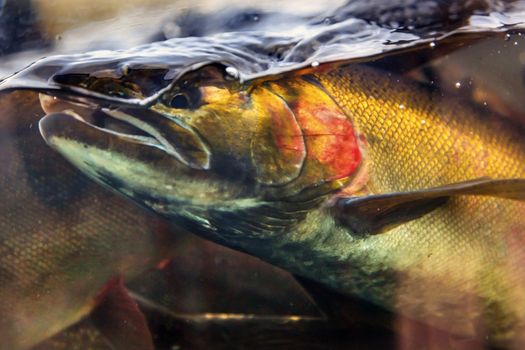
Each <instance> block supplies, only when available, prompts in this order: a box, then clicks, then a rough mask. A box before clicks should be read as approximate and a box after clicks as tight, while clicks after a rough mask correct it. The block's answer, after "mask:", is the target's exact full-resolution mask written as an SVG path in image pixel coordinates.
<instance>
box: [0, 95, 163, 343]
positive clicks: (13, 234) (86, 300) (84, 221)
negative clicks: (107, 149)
mask: <svg viewBox="0 0 525 350" xmlns="http://www.w3.org/2000/svg"><path fill="white" fill-rule="evenodd" d="M0 106H1V109H2V118H0V120H1V121H0V123H1V124H0V126H1V132H2V137H1V138H0V145H1V147H0V149H1V150H2V152H0V161H1V162H2V167H1V168H0V198H1V199H2V200H1V201H0V315H2V317H0V334H2V341H1V342H0V349H9V350H12V349H25V348H28V347H30V346H32V345H35V344H36V343H38V342H39V341H42V340H44V339H46V338H48V337H49V336H51V335H53V334H55V333H57V332H58V331H60V330H62V329H64V328H66V327H67V326H69V325H71V324H73V323H74V322H76V321H78V320H79V319H81V318H82V317H83V316H85V315H86V314H87V313H88V312H89V311H90V310H91V308H92V307H93V306H94V298H95V296H96V295H97V293H99V291H100V290H101V288H102V287H103V286H104V284H105V283H106V281H107V280H108V279H110V278H111V277H114V276H116V275H126V276H135V275H137V274H138V273H140V272H142V271H143V270H145V269H146V268H148V267H152V266H154V264H156V263H157V261H160V260H161V259H162V257H163V256H165V255H166V254H167V250H168V249H170V248H169V247H170V246H171V243H170V242H164V241H163V238H161V237H160V236H158V235H157V230H159V228H160V227H161V226H159V225H160V221H159V220H158V219H156V218H153V217H152V216H150V215H148V214H147V213H145V212H144V211H143V210H141V209H140V208H138V207H135V206H134V205H132V204H130V203H127V202H126V201H123V200H121V199H119V198H117V197H115V196H114V195H113V194H111V193H109V192H107V191H105V190H102V189H100V188H98V187H97V186H96V185H94V184H91V183H90V181H89V180H87V179H85V178H84V177H83V176H82V175H81V174H79V173H78V172H76V171H75V170H74V169H73V168H72V167H70V166H69V165H68V164H67V163H65V162H64V161H62V159H60V156H59V155H57V154H55V153H54V152H53V151H52V150H50V149H49V148H47V147H46V145H45V143H44V142H43V140H42V139H41V137H40V134H39V133H38V129H37V128H34V127H33V128H32V127H31V126H30V125H31V123H34V122H35V120H38V119H37V117H36V116H38V115H41V113H42V112H41V111H40V106H39V101H38V96H37V94H34V93H28V92H25V93H23V92H20V93H12V94H10V95H5V96H3V97H2V100H1V101H0ZM18 110H24V112H25V113H24V114H18V113H17V111H18ZM24 157H29V163H28V162H27V159H24ZM35 162H36V165H35ZM28 167H31V168H30V169H28ZM68 186H79V187H80V188H82V187H83V188H84V189H85V190H86V191H84V192H83V195H82V196H71V193H72V192H73V193H74V192H75V187H73V188H69V187H68ZM79 187H77V188H76V190H78V188H79ZM53 194H55V196H53V198H50V197H49V196H52V195H53ZM57 198H59V199H62V200H63V201H66V202H57V200H56V199H57ZM116 233H118V234H116ZM72 291H74V292H72Z"/></svg>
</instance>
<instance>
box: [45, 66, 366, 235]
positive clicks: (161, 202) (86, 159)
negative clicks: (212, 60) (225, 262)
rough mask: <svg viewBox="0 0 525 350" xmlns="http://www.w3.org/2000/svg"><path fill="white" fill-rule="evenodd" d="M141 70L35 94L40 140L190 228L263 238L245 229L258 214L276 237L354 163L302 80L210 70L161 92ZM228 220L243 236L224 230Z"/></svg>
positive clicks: (345, 139) (343, 137) (340, 128)
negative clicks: (273, 221)
mask: <svg viewBox="0 0 525 350" xmlns="http://www.w3.org/2000/svg"><path fill="white" fill-rule="evenodd" d="M145 73H146V74H143V75H140V74H136V75H135V76H133V77H132V76H130V73H129V72H123V71H120V72H119V74H114V70H113V71H111V72H107V71H106V72H104V73H103V74H97V75H95V74H85V75H72V74H69V75H65V76H62V77H60V78H59V79H57V78H55V79H54V81H55V82H57V81H58V82H59V83H60V84H62V85H63V86H65V87H66V88H60V89H41V91H42V94H41V104H42V108H43V109H44V111H45V112H46V114H47V115H46V117H44V118H43V119H42V120H41V121H40V124H39V126H40V131H41V134H42V136H43V138H44V139H45V140H46V142H47V144H48V145H49V146H51V147H52V148H54V149H55V150H56V151H58V152H59V153H61V154H62V155H63V156H64V157H65V158H66V159H68V160H69V161H70V162H71V163H72V164H73V165H74V166H76V167H77V168H78V169H79V170H81V171H82V172H83V173H84V174H86V175H87V176H89V177H90V178H92V179H94V180H95V181H97V182H99V183H101V184H103V185H104V186H106V187H108V188H110V189H112V190H114V191H117V192H119V193H121V194H123V195H125V196H126V197H128V198H131V199H132V200H133V201H135V202H137V203H139V204H140V205H142V206H144V207H147V208H149V209H151V210H153V211H155V212H157V213H159V214H162V215H164V216H168V217H169V218H171V219H174V220H175V221H178V222H180V221H184V223H185V224H186V225H190V226H191V225H193V226H192V227H196V229H195V230H204V231H207V232H215V231H221V232H225V231H228V232H238V233H239V234H246V233H247V232H248V231H251V232H255V233H257V234H261V232H262V231H265V232H264V234H267V235H272V234H274V233H275V232H276V231H279V230H276V229H275V228H276V227H277V226H278V225H277V226H275V225H274V226H271V229H267V230H266V229H265V230H263V229H262V228H261V227H258V228H261V230H259V231H261V232H258V230H257V229H254V226H257V222H258V221H259V220H260V219H261V217H265V218H268V217H272V218H279V219H278V220H281V219H283V220H281V221H283V222H280V224H282V226H279V229H281V228H282V229H284V228H285V227H287V226H288V225H289V224H290V223H291V222H293V221H294V220H295V218H292V217H291V216H293V215H295V214H293V215H292V214H290V213H301V215H303V214H304V212H305V210H306V211H307V210H309V209H311V208H314V207H316V206H318V205H319V202H320V201H323V200H324V199H325V198H326V196H327V194H330V193H333V192H334V191H337V190H338V189H340V188H341V187H343V186H344V185H346V184H347V183H348V182H349V181H350V180H351V179H352V178H353V177H354V175H355V173H356V172H357V169H358V168H359V166H360V161H361V154H360V149H359V145H358V141H357V137H356V134H355V131H354V130H353V128H352V127H351V123H350V122H349V121H348V119H347V118H346V116H345V115H344V114H343V113H342V112H341V111H340V109H339V108H338V107H337V105H336V104H335V103H334V102H333V101H332V100H331V98H330V97H329V96H328V95H326V94H325V93H324V92H323V91H322V90H321V89H320V88H319V87H316V86H315V84H312V83H311V82H308V81H307V80H304V79H302V78H292V79H284V80H283V79H278V78H276V79H269V80H264V81H261V80H257V81H249V82H244V83H243V82H241V81H240V80H239V79H237V77H236V74H235V71H232V67H227V66H224V65H221V64H207V65H202V66H200V67H198V68H196V69H192V70H189V71H188V72H185V74H183V75H181V76H179V77H178V78H177V79H175V80H173V81H171V82H168V83H165V82H163V83H162V84H158V83H156V82H155V80H154V79H155V77H156V75H157V74H158V73H159V71H158V70H155V71H151V70H150V71H146V72H145ZM156 84H157V85H158V87H157V89H153V88H152V86H155V85H156ZM343 151H344V152H346V151H351V152H348V153H346V156H344V157H341V156H340V154H341V153H340V152H343ZM341 159H342V160H341ZM283 213H286V215H285V214H283ZM289 214H290V215H291V216H290V215H289ZM239 216H242V217H243V218H245V219H246V218H247V219H246V220H248V221H249V222H248V223H246V225H245V228H244V229H239V228H238V227H232V226H231V224H228V223H227V222H240V221H243V220H237V219H236V218H237V217H239ZM289 216H290V217H289ZM276 220H277V219H276ZM238 225H242V223H239V224H238ZM264 227H265V228H268V227H269V226H268V225H265V226H264Z"/></svg>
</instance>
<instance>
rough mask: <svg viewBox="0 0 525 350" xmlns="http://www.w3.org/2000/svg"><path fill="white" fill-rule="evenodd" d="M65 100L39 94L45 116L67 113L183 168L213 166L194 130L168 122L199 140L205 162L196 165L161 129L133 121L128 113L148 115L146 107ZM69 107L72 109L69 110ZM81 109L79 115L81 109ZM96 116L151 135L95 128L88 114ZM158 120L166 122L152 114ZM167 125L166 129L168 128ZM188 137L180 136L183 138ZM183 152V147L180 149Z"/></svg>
mask: <svg viewBox="0 0 525 350" xmlns="http://www.w3.org/2000/svg"><path fill="white" fill-rule="evenodd" d="M64 97H65V98H63V97H57V96H54V95H48V94H42V93H41V94H40V101H41V104H42V108H43V109H44V111H45V112H46V114H48V115H49V114H53V113H65V114H68V115H70V116H71V117H72V118H75V119H77V120H79V121H81V122H83V123H85V124H87V125H89V126H90V127H92V128H95V129H97V130H100V131H102V132H105V133H108V134H111V135H115V136H118V137H119V138H120V139H121V140H124V141H127V142H133V143H139V144H142V145H145V146H150V147H156V148H159V149H161V150H162V151H164V152H165V153H166V154H168V155H169V156H171V157H173V158H175V159H176V160H178V161H179V162H181V163H183V164H184V165H186V166H188V167H190V168H193V169H197V170H209V169H210V163H211V160H210V159H211V150H210V149H209V146H208V145H207V143H206V142H205V141H204V140H203V139H202V137H201V136H200V135H199V134H198V133H197V132H196V131H194V130H193V129H192V128H191V127H189V126H187V125H186V124H184V123H183V122H182V121H180V120H179V121H178V120H174V119H173V118H170V119H169V122H173V123H177V124H179V126H181V128H183V129H187V130H190V132H189V134H190V135H191V136H192V137H194V138H195V139H196V141H195V143H196V144H197V145H198V146H199V147H201V150H202V153H203V154H204V156H203V161H199V162H195V161H193V160H192V159H191V157H188V156H186V155H184V152H181V151H180V150H178V148H177V146H176V145H173V143H172V142H170V141H169V140H168V139H167V138H166V137H163V136H162V132H160V131H159V130H158V129H159V128H158V127H157V128H156V127H155V126H152V125H151V124H149V123H147V122H143V123H137V122H136V119H137V118H136V117H134V116H133V115H132V114H129V112H128V111H129V110H132V111H137V110H139V111H140V110H142V111H148V109H147V108H145V107H137V106H136V105H134V104H125V105H117V106H112V105H107V106H100V105H99V104H98V103H97V102H98V101H97V100H95V101H96V102H95V101H93V100H92V99H87V98H85V97H83V96H80V97H79V96H76V95H64ZM50 98H52V99H53V100H54V101H55V102H54V103H55V106H53V105H52V104H49V99H50ZM60 104H62V106H60V108H58V107H56V105H60ZM68 106H69V107H68ZM79 108H80V109H81V111H80V112H79V111H78V109H79ZM95 112H101V113H103V114H104V116H105V117H107V118H112V119H115V120H118V121H121V122H124V123H126V124H128V125H130V126H132V127H134V128H136V129H138V130H140V131H142V132H143V133H145V134H147V135H149V136H143V135H135V134H128V133H123V132H119V131H115V130H112V129H110V128H105V127H100V126H97V125H94V123H93V122H92V121H90V120H89V116H87V115H86V114H89V113H91V114H93V113H95ZM153 113H154V114H155V115H156V116H158V118H164V116H163V115H162V114H160V113H156V112H153ZM167 122H168V119H167V118H166V121H165V123H167ZM165 123H164V125H165ZM40 133H41V135H42V136H43V137H44V139H45V140H47V139H48V138H49V135H48V132H46V130H44V128H43V127H42V125H40ZM184 136H186V137H187V136H188V135H181V138H182V137H184ZM179 149H180V147H179Z"/></svg>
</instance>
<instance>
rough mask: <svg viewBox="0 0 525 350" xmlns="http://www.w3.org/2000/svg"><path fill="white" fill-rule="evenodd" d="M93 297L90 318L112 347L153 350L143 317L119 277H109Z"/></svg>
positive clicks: (151, 340)
mask: <svg viewBox="0 0 525 350" xmlns="http://www.w3.org/2000/svg"><path fill="white" fill-rule="evenodd" d="M97 299H98V300H97V301H98V305H97V307H96V308H95V310H93V312H92V313H91V315H90V318H91V321H92V322H93V324H94V325H95V326H96V327H97V329H98V330H99V331H100V333H102V335H104V337H106V338H107V339H108V340H109V342H110V343H111V345H112V346H113V347H114V348H115V349H117V350H121V349H122V350H123V349H126V350H131V349H136V350H153V349H154V345H153V338H152V336H151V333H150V331H149V329H148V325H147V322H146V318H145V317H144V315H143V314H142V312H141V311H140V309H139V307H138V305H137V303H136V302H135V301H134V300H133V299H132V298H131V296H130V295H129V293H128V292H127V290H126V288H125V287H124V283H123V281H122V277H117V278H114V279H111V280H110V281H109V282H108V283H107V285H106V287H105V288H104V290H103V291H102V292H101V293H100V295H99V297H97Z"/></svg>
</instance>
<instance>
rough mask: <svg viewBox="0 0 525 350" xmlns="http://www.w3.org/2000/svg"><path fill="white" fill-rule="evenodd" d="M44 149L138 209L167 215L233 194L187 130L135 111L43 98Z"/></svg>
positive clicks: (198, 140) (201, 143) (177, 123)
mask: <svg viewBox="0 0 525 350" xmlns="http://www.w3.org/2000/svg"><path fill="white" fill-rule="evenodd" d="M41 104H42V107H43V109H44V111H45V112H46V113H47V115H46V116H45V117H44V118H43V119H42V120H41V121H40V123H39V128H40V132H41V134H42V136H43V138H44V140H45V141H46V142H47V144H48V145H49V146H50V147H52V148H53V149H55V150H56V151H58V152H59V153H61V154H62V155H63V156H64V157H65V158H66V159H68V160H69V161H70V162H71V163H72V164H73V165H74V166H75V167H77V168H78V169H79V170H81V172H83V173H85V174H86V175H88V176H89V177H91V178H92V179H94V180H95V181H97V182H99V183H101V184H103V185H105V186H106V187H108V188H110V189H112V190H116V191H118V192H120V193H122V194H124V195H126V196H127V197H130V198H131V199H133V200H135V201H137V202H139V203H140V204H142V205H144V206H146V207H149V208H151V209H154V210H156V211H158V212H159V213H161V214H169V211H171V210H173V207H174V206H177V205H180V204H181V203H182V204H187V205H197V206H207V205H210V203H212V202H213V201H214V200H219V199H220V198H221V197H222V196H224V195H225V194H232V192H235V191H232V189H231V188H224V187H221V186H219V185H218V182H217V181H213V174H212V173H210V171H209V169H210V160H211V152H210V149H209V147H208V145H207V144H206V142H205V141H204V140H203V139H202V137H201V136H200V135H199V134H198V133H197V132H196V131H194V130H193V129H192V128H191V127H190V126H187V125H185V124H184V123H182V122H180V121H174V119H173V118H167V117H166V116H164V115H161V114H159V113H156V112H153V111H150V110H145V109H138V108H125V107H119V108H114V109H110V108H98V109H94V108H91V106H89V105H87V104H81V103H78V102H76V101H66V100H63V99H59V98H55V97H51V96H48V95H41Z"/></svg>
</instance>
